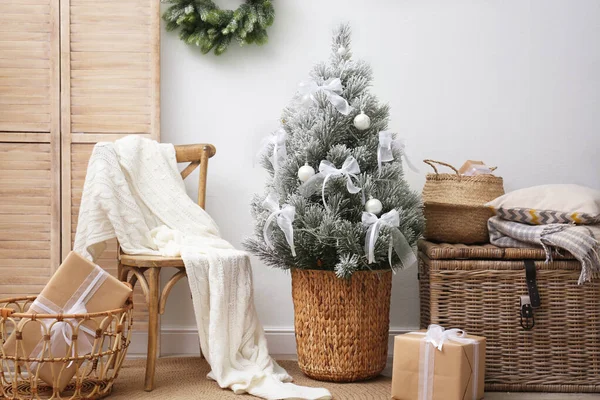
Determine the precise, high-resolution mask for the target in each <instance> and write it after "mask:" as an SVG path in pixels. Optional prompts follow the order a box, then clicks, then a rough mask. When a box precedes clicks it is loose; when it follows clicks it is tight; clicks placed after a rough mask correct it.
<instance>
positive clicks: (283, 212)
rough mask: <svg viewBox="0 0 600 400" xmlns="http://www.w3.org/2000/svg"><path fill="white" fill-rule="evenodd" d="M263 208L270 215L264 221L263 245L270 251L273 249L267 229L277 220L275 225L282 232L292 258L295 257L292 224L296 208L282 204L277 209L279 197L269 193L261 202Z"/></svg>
mask: <svg viewBox="0 0 600 400" xmlns="http://www.w3.org/2000/svg"><path fill="white" fill-rule="evenodd" d="M262 205H263V207H264V208H266V209H267V210H269V211H271V215H269V217H268V218H267V220H266V221H265V226H264V227H263V237H264V239H265V244H266V245H267V247H268V248H269V249H271V250H273V249H274V246H273V242H272V241H271V237H270V235H269V228H270V226H271V224H272V223H273V221H274V220H275V219H277V225H279V228H281V230H282V231H283V234H284V235H285V240H286V241H287V242H288V245H289V246H290V249H291V250H292V256H294V257H296V248H295V247H294V227H293V226H292V223H293V222H294V218H296V207H294V206H291V205H289V204H284V205H283V206H282V207H281V208H280V207H279V196H278V195H277V194H276V193H269V194H268V195H267V198H266V199H265V200H264V201H263V204H262Z"/></svg>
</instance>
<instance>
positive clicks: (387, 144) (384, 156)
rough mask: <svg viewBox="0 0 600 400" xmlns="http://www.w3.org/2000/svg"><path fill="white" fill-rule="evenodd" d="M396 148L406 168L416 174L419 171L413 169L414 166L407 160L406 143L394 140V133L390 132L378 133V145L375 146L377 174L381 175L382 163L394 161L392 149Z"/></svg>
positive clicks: (415, 168) (401, 140)
mask: <svg viewBox="0 0 600 400" xmlns="http://www.w3.org/2000/svg"><path fill="white" fill-rule="evenodd" d="M393 148H396V149H398V150H399V151H400V154H402V157H403V158H404V161H405V162H406V165H407V166H408V168H410V169H411V170H413V172H416V173H418V172H419V169H418V168H417V167H415V165H414V164H413V163H412V162H411V161H410V159H409V158H408V154H406V143H405V141H404V139H396V140H394V133H393V132H391V131H381V132H379V145H378V146H377V166H378V167H379V174H380V175H381V165H382V164H383V163H384V162H388V161H394V154H393V152H392V149H393Z"/></svg>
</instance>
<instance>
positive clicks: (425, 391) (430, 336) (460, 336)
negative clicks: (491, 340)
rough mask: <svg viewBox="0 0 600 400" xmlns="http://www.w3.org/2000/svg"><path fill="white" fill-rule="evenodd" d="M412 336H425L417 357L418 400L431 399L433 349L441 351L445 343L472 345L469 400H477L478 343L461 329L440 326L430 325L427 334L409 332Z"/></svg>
mask: <svg viewBox="0 0 600 400" xmlns="http://www.w3.org/2000/svg"><path fill="white" fill-rule="evenodd" d="M410 334H413V335H423V336H425V337H424V338H423V340H421V349H420V355H419V400H431V399H432V398H433V372H434V363H435V349H437V350H438V351H442V349H443V347H444V343H445V342H446V341H450V342H456V343H462V344H472V345H473V380H472V382H473V383H472V385H471V386H472V391H471V400H477V389H478V387H477V385H478V382H479V341H478V340H475V339H469V338H467V337H466V336H467V333H466V332H465V331H463V330H461V329H444V328H443V327H441V326H440V325H436V324H431V325H429V328H428V329H427V332H410Z"/></svg>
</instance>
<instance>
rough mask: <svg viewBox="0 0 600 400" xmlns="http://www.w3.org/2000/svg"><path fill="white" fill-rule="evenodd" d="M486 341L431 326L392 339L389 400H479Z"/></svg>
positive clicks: (482, 382)
mask: <svg viewBox="0 0 600 400" xmlns="http://www.w3.org/2000/svg"><path fill="white" fill-rule="evenodd" d="M484 374H485V338H484V337H481V336H472V335H467V334H466V333H465V332H464V331H462V330H459V329H448V330H445V329H444V328H442V327H441V326H439V325H430V326H429V329H428V330H427V331H419V332H410V333H407V334H404V335H399V336H396V337H395V340H394V367H393V373H392V399H395V400H480V399H482V398H483V392H484Z"/></svg>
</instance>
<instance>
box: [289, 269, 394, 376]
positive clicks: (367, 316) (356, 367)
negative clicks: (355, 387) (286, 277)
mask: <svg viewBox="0 0 600 400" xmlns="http://www.w3.org/2000/svg"><path fill="white" fill-rule="evenodd" d="M391 288H392V272H391V271H374V272H371V271H360V272H355V273H354V274H353V275H352V277H351V278H350V279H340V278H338V277H337V276H336V275H335V273H333V272H331V271H320V270H300V269H295V268H294V269H292V297H293V299H294V311H295V323H294V325H295V328H296V344H297V351H298V365H299V366H300V369H301V370H302V372H304V373H305V374H306V375H308V376H309V377H311V378H314V379H318V380H324V381H334V382H353V381H359V380H364V379H369V378H373V377H375V376H377V375H379V373H381V371H382V370H383V369H384V368H385V364H386V361H387V348H388V332H389V323H390V316H389V315H390V296H391Z"/></svg>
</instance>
